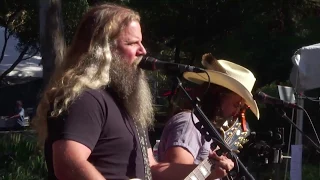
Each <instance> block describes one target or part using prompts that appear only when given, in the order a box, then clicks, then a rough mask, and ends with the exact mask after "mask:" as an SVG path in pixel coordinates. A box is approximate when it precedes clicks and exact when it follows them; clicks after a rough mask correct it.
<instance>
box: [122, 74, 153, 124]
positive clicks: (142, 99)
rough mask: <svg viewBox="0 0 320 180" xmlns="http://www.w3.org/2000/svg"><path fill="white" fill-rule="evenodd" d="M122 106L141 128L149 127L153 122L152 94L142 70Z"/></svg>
mask: <svg viewBox="0 0 320 180" xmlns="http://www.w3.org/2000/svg"><path fill="white" fill-rule="evenodd" d="M124 106H125V108H126V109H127V111H128V113H129V115H130V116H131V117H132V118H133V119H134V121H136V122H138V123H139V124H140V125H141V126H142V127H143V128H148V127H149V128H150V127H152V126H153V122H154V112H153V104H152V95H151V91H150V88H149V84H148V82H147V79H146V76H145V73H144V72H141V77H140V78H139V80H138V82H137V86H136V88H135V89H134V91H133V92H132V94H131V95H130V96H128V98H127V99H124Z"/></svg>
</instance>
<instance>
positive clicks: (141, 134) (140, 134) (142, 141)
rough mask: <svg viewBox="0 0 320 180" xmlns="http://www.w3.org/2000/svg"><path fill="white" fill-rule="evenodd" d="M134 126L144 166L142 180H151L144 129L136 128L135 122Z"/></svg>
mask: <svg viewBox="0 0 320 180" xmlns="http://www.w3.org/2000/svg"><path fill="white" fill-rule="evenodd" d="M134 125H135V127H136V130H137V135H138V139H139V144H140V149H141V151H142V157H143V164H144V180H152V176H151V170H150V164H149V158H148V147H147V144H148V143H147V139H148V138H147V134H146V131H145V130H144V128H142V127H141V126H138V125H137V123H136V122H135V121H134Z"/></svg>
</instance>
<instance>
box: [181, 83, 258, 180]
mask: <svg viewBox="0 0 320 180" xmlns="http://www.w3.org/2000/svg"><path fill="white" fill-rule="evenodd" d="M176 83H177V84H178V86H179V87H180V88H181V90H183V92H184V93H185V95H186V96H187V97H188V99H189V100H190V101H191V103H192V105H193V108H194V109H195V110H196V112H198V114H199V115H200V118H199V123H200V122H201V125H202V126H203V127H204V128H203V129H201V130H200V132H201V133H202V134H203V135H204V136H205V139H206V141H208V142H209V141H210V140H214V139H215V140H214V142H215V143H216V144H217V145H218V146H219V147H220V152H225V153H228V154H229V153H230V154H232V157H233V158H234V159H235V161H236V164H237V165H238V169H239V170H240V171H241V173H242V174H243V176H244V177H242V178H241V179H244V178H245V179H246V178H248V180H255V178H254V177H253V176H252V175H251V174H250V173H249V171H248V170H247V168H246V167H245V166H244V165H243V163H242V162H241V161H240V159H239V157H238V156H237V155H236V154H235V153H234V152H232V151H231V150H230V147H229V146H228V145H227V144H226V143H225V141H224V140H223V138H222V137H221V136H220V134H219V132H218V131H217V130H216V128H215V127H214V126H213V125H212V123H211V122H210V120H209V119H208V118H207V117H206V115H205V114H204V113H203V111H202V110H201V108H200V107H199V104H198V103H199V98H196V99H195V100H193V99H192V97H190V95H189V94H188V92H187V91H186V89H185V88H184V87H183V85H182V82H181V81H180V79H179V77H176ZM201 125H200V127H201ZM228 174H229V173H228ZM246 180H247V179H246Z"/></svg>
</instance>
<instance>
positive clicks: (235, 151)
mask: <svg viewBox="0 0 320 180" xmlns="http://www.w3.org/2000/svg"><path fill="white" fill-rule="evenodd" d="M232 152H234V153H236V154H239V153H240V151H239V150H237V149H234V150H232Z"/></svg>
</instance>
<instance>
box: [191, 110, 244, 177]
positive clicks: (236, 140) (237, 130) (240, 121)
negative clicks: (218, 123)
mask: <svg viewBox="0 0 320 180" xmlns="http://www.w3.org/2000/svg"><path fill="white" fill-rule="evenodd" d="M245 110H246V108H243V109H242V110H241V111H240V113H239V117H238V118H237V119H236V120H230V121H226V123H224V124H223V125H222V127H221V128H220V129H219V130H220V133H221V135H222V138H223V139H224V140H225V142H226V144H227V145H228V146H229V147H230V149H231V150H232V151H234V152H235V153H238V152H239V150H238V149H241V148H242V144H245V143H246V142H247V141H248V140H247V139H246V138H247V137H248V136H249V132H250V129H249V126H248V123H247V122H246V119H245ZM230 124H231V126H229V125H230ZM213 164H214V160H212V159H209V158H207V159H205V160H203V161H202V162H201V163H200V164H198V166H197V167H196V168H195V169H194V170H193V171H192V172H191V173H190V174H189V175H188V176H187V177H186V178H185V180H205V179H206V178H207V177H208V176H209V175H210V174H211V167H212V165H213Z"/></svg>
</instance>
